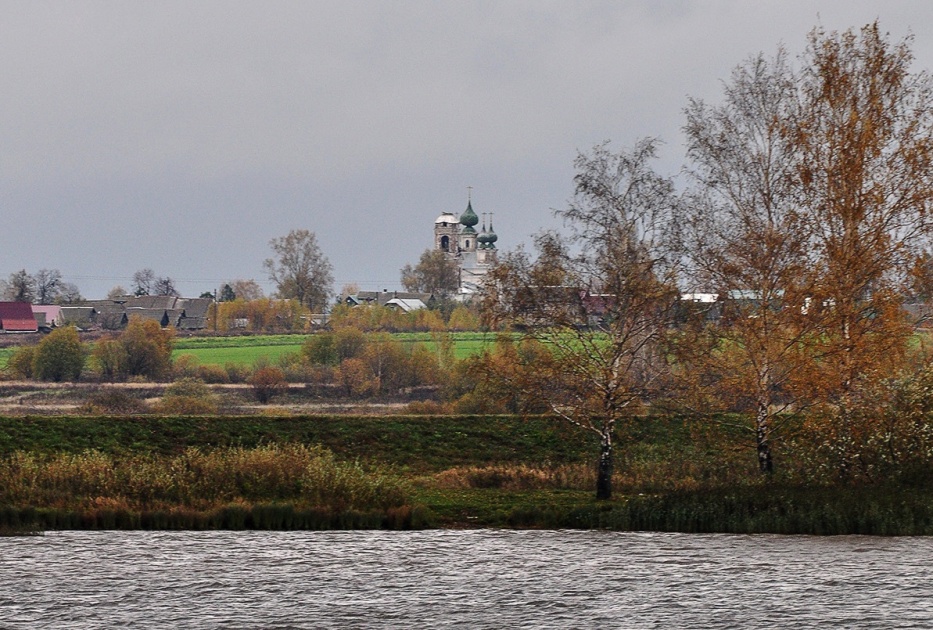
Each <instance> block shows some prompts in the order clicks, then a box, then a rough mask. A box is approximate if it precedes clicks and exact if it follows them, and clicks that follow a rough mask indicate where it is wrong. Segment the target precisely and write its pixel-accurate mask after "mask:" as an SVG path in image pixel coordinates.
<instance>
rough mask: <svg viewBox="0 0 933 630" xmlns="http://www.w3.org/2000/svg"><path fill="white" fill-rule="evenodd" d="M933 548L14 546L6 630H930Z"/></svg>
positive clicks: (144, 536) (165, 540) (791, 543)
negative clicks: (779, 629) (450, 629)
mask: <svg viewBox="0 0 933 630" xmlns="http://www.w3.org/2000/svg"><path fill="white" fill-rule="evenodd" d="M931 567H933V539H930V538H867V537H831V538H813V537H784V536H727V535H686V534H653V533H609V532H568V531H558V532H539V531H498V530H482V531H429V532H404V533H401V532H314V533H308V532H271V533H270V532H262V533H258V532H203V533H202V532H172V533H161V532H50V533H48V534H46V535H45V536H41V537H23V538H0V628H33V627H43V628H110V627H117V626H121V627H134V628H150V627H151V628H410V627H414V628H436V627H454V628H507V627H528V628H569V627H576V628H580V627H584V628H586V627H600V628H752V627H758V628H762V627H769V626H773V627H785V628H786V627H794V628H817V627H819V628H825V627H846V628H930V627H933V580H931V577H933V568H931Z"/></svg>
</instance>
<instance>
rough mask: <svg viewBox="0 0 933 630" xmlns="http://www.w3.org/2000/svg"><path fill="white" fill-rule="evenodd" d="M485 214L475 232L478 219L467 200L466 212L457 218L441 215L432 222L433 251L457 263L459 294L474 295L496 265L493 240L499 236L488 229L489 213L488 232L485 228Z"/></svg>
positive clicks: (471, 204) (490, 224) (490, 216)
mask: <svg viewBox="0 0 933 630" xmlns="http://www.w3.org/2000/svg"><path fill="white" fill-rule="evenodd" d="M486 214H487V213H485V212H484V213H483V224H482V229H481V230H480V231H479V232H477V231H476V224H477V223H479V222H480V220H479V217H478V216H476V213H475V212H474V211H473V202H472V200H468V201H467V207H466V210H464V212H463V214H461V215H460V218H459V219H458V218H457V217H456V216H454V214H453V213H451V212H445V213H443V214H442V215H441V216H439V217H437V219H435V221H434V248H435V249H439V250H441V251H443V252H446V253H447V254H448V255H449V256H450V257H451V258H452V259H453V260H454V261H456V263H457V267H458V269H459V272H460V294H461V295H464V296H466V295H469V294H472V293H476V292H477V291H478V290H479V288H480V287H481V286H482V283H483V278H484V277H485V276H486V274H487V273H488V272H489V270H490V269H491V268H492V266H493V265H495V263H496V241H497V240H499V237H498V236H497V235H496V233H495V231H494V230H493V229H492V213H491V212H490V213H488V214H489V229H488V230H487V229H486Z"/></svg>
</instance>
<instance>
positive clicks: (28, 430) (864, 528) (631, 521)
mask: <svg viewBox="0 0 933 630" xmlns="http://www.w3.org/2000/svg"><path fill="white" fill-rule="evenodd" d="M620 437H622V439H621V440H620V442H619V443H620V444H621V445H623V446H624V448H622V450H621V451H620V452H619V453H618V457H617V465H616V476H615V481H616V484H615V487H616V498H615V499H614V500H612V501H609V502H597V501H595V500H594V499H593V487H594V475H593V467H592V462H593V459H594V456H595V453H596V444H595V441H594V440H592V439H590V438H589V436H587V435H585V434H583V433H581V432H579V431H578V430H576V429H574V428H573V427H570V426H567V425H565V424H561V423H559V422H556V421H554V420H551V419H547V418H537V417H535V418H528V419H522V418H516V417H510V416H491V417H487V416H436V417H425V416H410V417H407V416H384V417H369V416H355V417H329V416H303V417H288V418H272V417H258V416H254V417H231V418H222V417H201V418H183V417H153V416H145V417H128V418H100V417H57V418H55V417H53V418H49V417H26V418H0V458H2V460H0V488H2V489H0V530H3V529H6V530H9V529H11V528H13V529H15V528H27V529H28V528H35V527H40V528H49V529H54V528H66V529H67V528H92V529H93V528H100V529H112V528H131V529H132V528H147V529H211V528H225V529H242V528H249V529H320V528H360V527H366V528H373V527H376V528H378V527H388V528H409V527H415V528H417V527H532V528H534V527H546V528H607V529H620V530H656V531H684V532H741V533H753V532H773V533H807V534H851V533H859V534H888V535H891V534H901V535H906V534H911V535H931V534H933V493H931V492H930V491H929V486H928V485H927V484H925V482H924V480H923V479H920V480H919V483H913V484H912V485H908V484H907V483H904V482H901V483H894V482H890V481H889V482H888V483H886V484H877V485H863V486H824V485H819V486H818V485H813V484H810V485H806V484H802V483H801V478H802V477H801V475H800V470H798V469H795V468H794V465H793V456H794V454H793V453H792V452H791V451H790V447H787V448H785V449H784V451H783V452H782V451H781V450H780V449H779V450H778V454H779V455H780V456H781V457H783V458H785V459H786V460H788V461H787V462H786V464H787V465H786V466H785V470H784V471H783V472H782V473H781V474H780V475H779V476H778V477H776V478H775V479H774V480H772V481H770V482H768V483H764V482H763V481H762V480H761V479H760V478H759V477H758V475H757V474H756V473H755V466H754V459H753V455H752V453H751V452H750V451H749V450H746V448H744V445H743V442H742V439H741V435H739V434H737V433H736V430H735V429H730V428H728V427H727V426H725V425H718V424H711V423H699V422H690V421H686V420H683V419H676V418H650V419H640V420H638V421H637V422H636V423H635V427H634V429H633V430H632V431H631V432H630V434H629V436H628V438H625V437H624V436H620ZM779 461H781V462H782V463H783V460H780V459H779ZM337 480H342V481H339V482H338V481H337ZM914 481H915V482H916V481H917V480H916V479H914Z"/></svg>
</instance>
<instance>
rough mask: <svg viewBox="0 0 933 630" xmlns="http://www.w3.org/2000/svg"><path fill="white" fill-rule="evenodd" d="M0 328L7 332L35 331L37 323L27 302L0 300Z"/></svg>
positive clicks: (37, 327)
mask: <svg viewBox="0 0 933 630" xmlns="http://www.w3.org/2000/svg"><path fill="white" fill-rule="evenodd" d="M0 330H5V331H7V332H36V331H37V330H39V324H37V323H36V318H35V316H34V315H33V314H32V306H31V305H30V304H29V303H28V302H0Z"/></svg>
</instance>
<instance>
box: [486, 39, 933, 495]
mask: <svg viewBox="0 0 933 630" xmlns="http://www.w3.org/2000/svg"><path fill="white" fill-rule="evenodd" d="M912 62H913V56H912V53H911V50H910V39H909V38H908V39H906V40H903V41H891V39H890V37H889V36H888V35H886V34H884V33H882V32H881V30H880V28H879V25H878V24H877V23H874V24H869V25H867V26H866V27H864V28H862V29H860V30H857V31H856V30H849V31H845V32H826V31H824V30H822V29H815V30H813V31H812V32H811V33H810V34H809V37H808V45H807V47H806V49H805V51H804V52H803V53H802V54H801V55H800V56H798V57H797V58H796V59H795V60H792V59H791V58H790V56H789V55H788V54H787V53H786V51H784V50H783V49H779V50H778V52H777V53H776V54H775V55H773V56H770V57H769V56H766V55H764V54H760V55H757V56H754V57H752V58H750V59H748V60H747V61H746V62H744V63H742V64H741V65H739V66H738V67H737V68H736V69H735V70H734V71H733V73H732V75H731V77H730V79H729V80H728V81H726V82H725V84H724V87H723V95H722V99H721V101H720V102H719V103H715V104H710V103H706V102H704V101H702V100H700V99H691V100H690V101H689V102H688V104H687V107H686V108H685V115H686V123H685V125H684V132H685V134H686V137H687V164H686V167H685V173H686V175H687V178H688V181H689V185H688V187H687V190H686V191H684V192H682V193H680V194H677V193H676V192H675V188H674V184H673V181H672V179H671V178H670V177H666V176H662V175H660V174H658V173H656V172H655V171H654V170H653V169H652V167H651V163H652V160H653V159H654V158H655V157H656V153H657V145H658V142H657V140H655V139H652V138H648V139H644V140H641V141H639V142H637V143H636V144H635V146H634V147H633V148H632V149H629V150H622V151H618V152H614V151H612V150H611V149H610V147H609V145H608V144H603V145H599V146H597V147H595V148H594V149H593V150H592V151H590V152H588V153H585V154H581V155H580V156H579V157H578V158H577V161H576V167H577V175H576V177H575V196H574V198H573V200H572V201H571V203H570V205H569V207H568V208H566V209H563V210H559V211H558V212H557V214H558V216H559V217H561V218H562V219H563V220H564V223H565V225H567V226H568V228H569V232H568V233H566V234H564V233H558V232H546V233H543V234H540V235H539V236H538V237H537V238H536V240H535V251H534V252H528V251H524V250H522V249H519V250H517V251H514V252H511V253H509V254H507V255H506V256H505V257H504V258H503V261H502V263H501V264H500V265H499V266H498V268H497V269H496V270H495V272H494V274H493V280H494V281H493V282H491V283H488V284H487V291H486V294H485V296H484V310H485V313H486V316H487V323H488V324H489V325H491V326H500V325H504V324H508V325H511V326H518V327H519V328H520V329H521V330H523V331H524V336H525V338H526V340H527V341H528V342H529V343H530V342H532V341H534V342H537V343H538V344H540V347H543V348H546V349H547V352H540V351H538V350H535V349H534V348H536V347H537V346H533V345H532V346H528V345H527V344H526V345H525V346H523V347H524V348H525V349H524V350H522V351H515V352H512V353H511V354H507V355H504V356H503V359H504V358H509V357H510V360H500V361H493V362H490V363H489V364H488V365H487V366H486V369H487V373H488V376H489V378H490V379H494V380H496V381H498V382H501V383H506V384H508V386H509V388H510V390H511V391H515V392H521V393H522V395H524V396H528V397H531V398H533V399H535V400H540V401H546V403H547V404H548V407H549V408H550V411H551V412H552V413H554V414H556V415H558V416H560V417H562V418H564V419H565V420H566V421H568V422H571V423H573V424H575V425H578V426H580V427H582V428H584V429H585V430H587V431H589V432H591V433H593V434H594V435H596V436H597V437H598V438H599V440H600V443H601V451H600V460H599V461H600V463H599V481H598V490H597V495H598V496H599V497H600V498H608V497H610V496H611V478H612V461H613V449H614V446H615V445H614V443H613V439H614V437H615V436H616V434H617V428H618V427H617V425H618V424H619V423H631V422H633V421H635V419H636V418H637V417H638V414H639V413H640V412H641V411H643V410H644V408H645V406H646V405H655V406H656V405H660V404H666V405H669V406H670V407H672V408H675V409H678V410H680V411H683V412H688V413H692V414H699V415H703V416H711V415H713V414H718V413H722V412H739V414H740V415H739V416H738V417H739V418H747V422H748V424H747V425H746V426H747V428H748V430H749V432H750V433H751V434H752V435H753V436H754V439H755V444H756V453H757V460H758V466H759V469H760V470H761V472H762V473H764V474H766V475H767V474H771V473H772V472H773V471H774V469H775V463H774V459H773V452H772V446H773V441H774V439H775V437H776V435H777V434H778V432H779V431H780V429H781V426H782V423H783V422H784V420H785V419H786V418H787V417H788V414H787V412H794V413H795V414H797V417H800V415H801V414H804V416H805V417H806V419H807V422H808V423H809V425H810V426H811V427H812V428H813V429H814V430H815V431H817V432H818V433H819V435H821V436H822V441H821V444H822V446H821V449H820V452H821V455H822V457H823V459H822V465H826V466H829V467H831V468H832V469H834V470H835V472H836V474H837V475H838V477H839V478H840V479H843V480H844V479H849V478H854V477H862V478H864V477H870V476H872V475H877V474H878V471H879V469H878V468H877V466H878V464H877V459H876V458H872V457H869V456H868V453H869V452H872V453H876V454H877V453H878V452H879V449H880V450H882V451H884V450H885V449H887V450H886V452H887V453H888V455H887V457H888V459H890V460H897V459H898V458H901V459H910V458H918V457H919V458H920V459H921V460H923V461H926V462H927V463H928V462H929V457H930V456H933V450H931V448H930V447H931V442H930V438H929V437H928V435H927V434H928V433H929V430H928V428H927V427H928V425H927V418H926V416H925V415H924V414H922V413H921V414H919V415H918V413H917V410H918V409H922V408H923V405H924V404H926V402H929V400H928V397H927V398H924V397H923V395H921V394H920V391H918V390H917V388H916V385H915V384H914V383H915V381H916V379H919V378H921V377H919V376H916V375H917V374H918V371H919V374H921V375H926V374H928V371H929V369H930V365H931V363H930V361H929V357H928V354H927V352H926V346H925V342H924V340H923V339H922V338H921V341H920V342H919V347H918V342H917V337H916V336H915V335H914V327H913V326H912V322H911V321H909V319H908V317H907V316H906V314H905V311H904V309H903V304H904V301H905V297H907V296H912V295H916V296H923V295H929V290H928V288H927V287H929V286H930V284H929V283H930V278H931V276H930V271H931V265H930V253H929V251H930V236H931V227H933V226H931V222H930V210H931V200H933V162H931V159H933V107H931V82H930V77H929V75H928V73H927V72H925V71H919V72H916V71H913V69H912V68H911V64H912ZM581 290H585V294H586V296H588V297H587V299H586V300H585V301H584V300H581V299H580V297H579V296H580V292H581ZM701 292H705V293H708V294H713V295H717V296H718V297H719V300H718V301H719V302H720V303H723V304H725V305H726V306H725V307H724V308H725V309H726V310H725V311H724V312H723V313H722V316H721V317H719V318H715V319H713V318H710V317H708V316H707V315H708V313H707V312H706V309H704V307H703V304H695V305H691V306H692V307H693V308H691V309H688V313H687V315H686V317H685V314H684V310H685V309H684V300H682V299H681V296H682V295H683V294H684V293H687V294H690V293H701ZM723 298H732V299H728V300H723ZM675 323H677V324H678V325H675ZM922 378H927V377H926V376H922ZM907 400H912V401H913V402H912V403H911V404H909V405H907V403H906V401H907ZM898 405H907V407H908V408H910V409H912V410H913V411H911V412H909V413H908V416H909V417H911V418H912V420H909V421H906V420H904V419H903V416H901V415H900V413H894V412H891V409H895V408H898ZM918 405H919V407H918Z"/></svg>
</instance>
